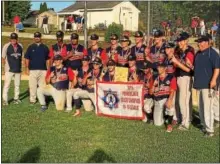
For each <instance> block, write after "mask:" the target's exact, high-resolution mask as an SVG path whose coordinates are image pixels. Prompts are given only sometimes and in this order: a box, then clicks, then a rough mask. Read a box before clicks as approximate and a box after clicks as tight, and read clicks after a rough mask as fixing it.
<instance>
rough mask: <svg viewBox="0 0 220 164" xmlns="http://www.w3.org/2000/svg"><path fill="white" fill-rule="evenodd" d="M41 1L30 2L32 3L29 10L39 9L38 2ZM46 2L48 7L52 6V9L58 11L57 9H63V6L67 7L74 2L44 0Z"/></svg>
mask: <svg viewBox="0 0 220 164" xmlns="http://www.w3.org/2000/svg"><path fill="white" fill-rule="evenodd" d="M42 2H44V1H41V2H39V1H38V2H33V1H32V2H31V4H32V6H31V10H39V9H40V3H42ZM46 3H47V7H48V8H54V10H55V11H56V12H58V11H61V10H62V9H64V8H66V7H68V6H70V5H72V4H73V3H74V0H72V1H70V0H69V1H66V2H47V1H46Z"/></svg>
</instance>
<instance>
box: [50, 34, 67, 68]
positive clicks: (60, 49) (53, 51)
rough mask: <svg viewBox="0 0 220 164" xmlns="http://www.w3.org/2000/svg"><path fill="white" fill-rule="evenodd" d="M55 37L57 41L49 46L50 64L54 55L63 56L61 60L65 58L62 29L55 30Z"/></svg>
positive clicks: (65, 50) (65, 51)
mask: <svg viewBox="0 0 220 164" xmlns="http://www.w3.org/2000/svg"><path fill="white" fill-rule="evenodd" d="M56 37H57V43H56V44H54V45H52V47H51V48H50V54H49V56H50V66H52V65H53V58H54V56H56V55H61V56H62V57H63V60H66V56H67V47H66V46H67V45H66V44H65V43H64V42H63V38H64V33H63V31H57V32H56Z"/></svg>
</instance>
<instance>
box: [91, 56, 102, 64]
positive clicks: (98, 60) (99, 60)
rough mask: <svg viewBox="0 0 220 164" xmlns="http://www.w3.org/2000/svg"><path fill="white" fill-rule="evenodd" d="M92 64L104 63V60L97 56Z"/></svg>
mask: <svg viewBox="0 0 220 164" xmlns="http://www.w3.org/2000/svg"><path fill="white" fill-rule="evenodd" d="M92 64H102V60H101V59H100V58H98V57H96V58H95V60H94V61H93V62H92Z"/></svg>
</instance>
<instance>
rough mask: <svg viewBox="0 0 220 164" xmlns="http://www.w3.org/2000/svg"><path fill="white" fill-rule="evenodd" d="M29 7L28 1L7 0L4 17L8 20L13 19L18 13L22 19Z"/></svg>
mask: <svg viewBox="0 0 220 164" xmlns="http://www.w3.org/2000/svg"><path fill="white" fill-rule="evenodd" d="M30 8H31V2H30V1H8V2H7V8H6V12H7V16H6V18H7V19H8V20H13V18H14V16H15V15H18V16H19V17H20V18H21V20H24V19H25V18H26V17H27V15H28V12H29V10H30Z"/></svg>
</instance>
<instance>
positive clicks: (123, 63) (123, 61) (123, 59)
mask: <svg viewBox="0 0 220 164" xmlns="http://www.w3.org/2000/svg"><path fill="white" fill-rule="evenodd" d="M120 42H121V47H122V50H121V51H120V53H119V54H118V55H117V56H116V63H117V66H119V67H128V56H129V55H130V54H131V48H130V47H129V46H130V45H131V41H130V40H129V37H128V36H123V37H122V38H121V39H120Z"/></svg>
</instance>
